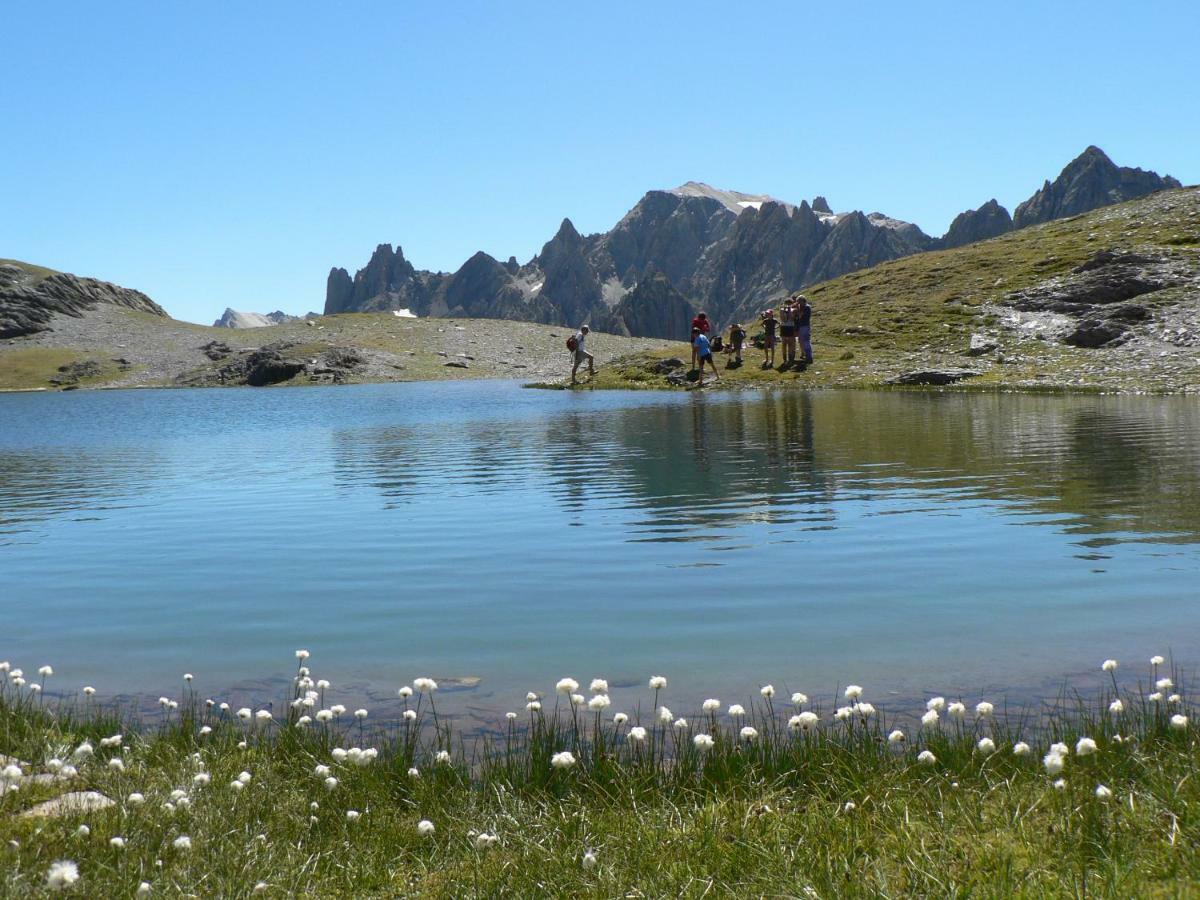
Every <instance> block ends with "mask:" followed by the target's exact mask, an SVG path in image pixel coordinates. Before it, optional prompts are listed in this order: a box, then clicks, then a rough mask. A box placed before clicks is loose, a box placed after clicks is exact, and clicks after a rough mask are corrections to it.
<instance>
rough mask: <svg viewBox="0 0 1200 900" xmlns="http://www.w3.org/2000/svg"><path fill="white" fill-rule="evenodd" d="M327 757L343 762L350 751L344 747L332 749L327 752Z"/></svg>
mask: <svg viewBox="0 0 1200 900" xmlns="http://www.w3.org/2000/svg"><path fill="white" fill-rule="evenodd" d="M329 755H330V756H332V757H333V758H334V759H336V760H337V761H338V762H345V761H346V757H347V756H349V755H350V751H349V750H347V749H346V748H345V747H334V748H333V749H332V750H330V751H329Z"/></svg>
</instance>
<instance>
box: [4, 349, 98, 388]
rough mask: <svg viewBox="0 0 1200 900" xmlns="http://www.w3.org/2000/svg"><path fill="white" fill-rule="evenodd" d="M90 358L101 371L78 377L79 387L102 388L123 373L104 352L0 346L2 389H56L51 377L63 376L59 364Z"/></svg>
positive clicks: (84, 360)
mask: <svg viewBox="0 0 1200 900" xmlns="http://www.w3.org/2000/svg"><path fill="white" fill-rule="evenodd" d="M88 360H91V361H93V362H95V363H97V364H98V365H99V366H100V374H99V375H95V376H92V377H89V378H81V379H79V381H78V382H76V384H77V385H78V386H79V387H99V386H101V385H104V384H106V383H108V382H110V381H112V380H113V379H115V378H117V377H118V376H119V375H120V374H121V370H120V367H119V366H118V365H117V364H116V363H114V362H113V361H112V359H111V358H110V357H109V356H107V355H104V354H101V353H94V352H93V353H87V352H83V351H79V350H72V349H68V348H64V347H8V348H5V347H0V390H20V391H27V390H32V389H36V388H52V389H56V388H57V385H52V384H51V379H52V378H59V377H61V376H62V373H61V372H59V367H60V366H65V365H68V364H70V363H76V362H86V361H88Z"/></svg>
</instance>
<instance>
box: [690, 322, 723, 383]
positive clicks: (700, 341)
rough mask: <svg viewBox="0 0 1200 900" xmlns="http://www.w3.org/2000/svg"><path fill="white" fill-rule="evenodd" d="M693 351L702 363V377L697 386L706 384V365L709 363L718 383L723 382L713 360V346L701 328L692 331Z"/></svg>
mask: <svg viewBox="0 0 1200 900" xmlns="http://www.w3.org/2000/svg"><path fill="white" fill-rule="evenodd" d="M692 349H693V350H694V351H695V353H696V358H697V359H698V360H699V361H700V364H699V366H698V368H699V371H700V377H699V378H697V379H696V385H697V386H700V385H703V384H704V364H705V363H708V365H709V368H711V369H712V372H713V375H714V377H715V378H716V380H717V381H720V380H721V376H720V375H719V374H718V373H717V364H716V362H715V361H714V360H713V355H712V345H711V344H710V343H709V341H708V335H707V334H705V333H704V332H703V331H701V330H700V329H699V328H693V329H692Z"/></svg>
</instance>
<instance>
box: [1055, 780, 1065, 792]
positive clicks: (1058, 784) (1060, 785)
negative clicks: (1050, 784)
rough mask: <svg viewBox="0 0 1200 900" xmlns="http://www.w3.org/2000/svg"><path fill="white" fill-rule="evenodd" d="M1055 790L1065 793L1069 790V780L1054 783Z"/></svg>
mask: <svg viewBox="0 0 1200 900" xmlns="http://www.w3.org/2000/svg"><path fill="white" fill-rule="evenodd" d="M1054 789H1055V790H1056V791H1065V790H1066V789H1067V779H1065V778H1059V779H1057V780H1056V781H1055V782H1054Z"/></svg>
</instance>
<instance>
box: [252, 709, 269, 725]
mask: <svg viewBox="0 0 1200 900" xmlns="http://www.w3.org/2000/svg"><path fill="white" fill-rule="evenodd" d="M254 718H255V720H256V721H257V722H258V723H259V724H260V725H261V724H264V723H266V722H270V721H271V711H270V710H269V709H260V710H259V711H258V712H256V713H255V714H254Z"/></svg>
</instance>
